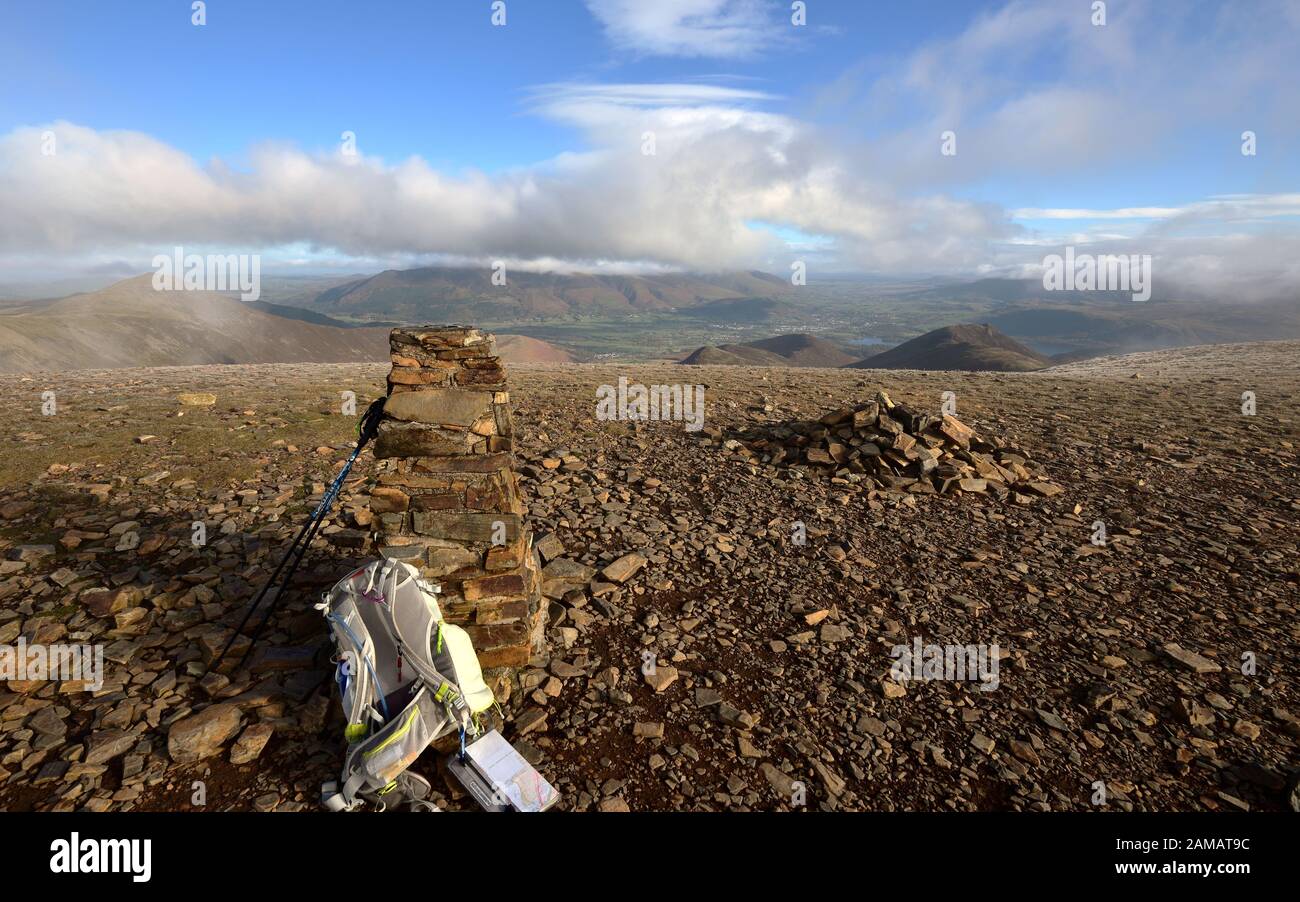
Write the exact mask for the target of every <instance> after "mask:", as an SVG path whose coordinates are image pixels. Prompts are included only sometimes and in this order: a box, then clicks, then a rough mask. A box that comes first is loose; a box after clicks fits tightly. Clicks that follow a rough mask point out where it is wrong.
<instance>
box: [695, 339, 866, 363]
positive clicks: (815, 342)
mask: <svg viewBox="0 0 1300 902" xmlns="http://www.w3.org/2000/svg"><path fill="white" fill-rule="evenodd" d="M853 361H854V357H853V355H852V354H849V353H848V352H846V351H845V350H844V349H843V348H841V347H840V346H839V345H837V344H835V343H834V342H830V341H827V340H826V339H824V338H818V337H817V336H816V335H809V334H807V333H803V332H800V333H794V334H791V335H777V336H774V337H772V338H763V339H759V340H758V341H749V342H745V343H744V344H724V345H718V346H716V347H714V346H708V345H706V346H705V347H702V348H697V349H696V350H695V351H693V352H691V354H689V355H688V356H686V357H685V358H683V359H682V360H680V361H678V362H679V363H682V364H685V365H688V366H694V365H700V366H703V365H710V366H800V367H805V366H806V367H841V366H845V365H847V364H850V363H852V362H853Z"/></svg>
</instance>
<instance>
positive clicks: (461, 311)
mask: <svg viewBox="0 0 1300 902" xmlns="http://www.w3.org/2000/svg"><path fill="white" fill-rule="evenodd" d="M504 275H505V284H504V285H494V284H493V282H492V276H493V272H492V270H490V269H486V268H467V267H426V268H423V269H407V270H394V269H390V270H386V271H384V272H381V273H379V274H377V275H374V276H370V277H368V278H364V279H358V280H355V281H351V282H346V283H344V284H342V285H337V286H335V287H333V288H329V289H327V290H325V291H322V292H321V293H320V294H318V295H316V296H315V298H313V299H312V300H311V302H310V303H309V304H302V306H307V307H309V309H312V310H315V311H317V312H319V313H325V314H327V315H330V316H347V317H352V318H357V319H374V318H382V319H388V320H399V321H403V322H460V321H465V322H477V323H484V322H513V321H524V320H543V319H551V318H564V317H579V316H597V315H599V316H619V315H629V314H635V313H648V312H655V311H667V310H674V309H680V308H691V307H695V306H697V305H700V304H706V303H708V302H711V301H718V300H725V299H736V298H752V297H759V296H772V295H779V294H782V293H784V292H786V291H787V290H788V289H789V285H788V284H787V283H786V282H785V281H784V280H782V279H779V278H777V277H776V276H773V275H769V274H767V273H761V272H739V273H724V274H718V275H700V274H684V273H683V274H664V275H646V276H632V275H601V274H590V273H533V272H523V271H515V270H506V271H505V273H504Z"/></svg>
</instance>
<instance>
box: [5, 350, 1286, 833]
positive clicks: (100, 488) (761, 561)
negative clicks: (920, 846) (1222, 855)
mask: <svg viewBox="0 0 1300 902" xmlns="http://www.w3.org/2000/svg"><path fill="white" fill-rule="evenodd" d="M1297 351H1300V345H1297V344H1296V343H1269V344H1258V345H1246V346H1225V347H1221V348H1214V349H1190V350H1185V351H1173V352H1161V353H1156V354H1144V355H1140V356H1139V357H1135V358H1131V359H1130V358H1117V359H1114V360H1105V361H1099V362H1096V363H1095V364H1092V365H1082V364H1081V365H1074V366H1072V367H1069V368H1066V369H1063V370H1060V371H1055V370H1054V371H1048V372H1040V373H1033V374H965V373H916V372H875V371H844V370H815V369H800V370H780V369H771V368H761V369H759V368H735V367H725V368H722V367H720V368H716V369H713V368H700V369H695V370H691V371H690V378H692V379H693V380H694V381H696V382H700V383H703V384H705V385H706V386H707V393H706V408H707V412H706V423H707V427H706V429H705V430H704V431H702V432H700V433H689V432H686V431H685V430H684V429H683V428H682V426H681V424H680V423H651V424H633V423H622V422H604V421H598V420H597V419H596V418H595V397H596V395H595V392H596V388H597V386H599V385H602V384H615V383H617V380H618V377H619V376H620V375H626V376H628V377H629V378H631V379H634V380H639V381H641V382H643V383H647V384H650V383H664V384H672V383H673V382H675V381H678V380H680V379H682V378H685V377H684V376H683V374H682V368H681V367H673V366H670V365H665V366H660V367H655V366H649V367H643V366H638V367H633V368H626V367H625V368H617V367H614V366H603V365H593V366H553V367H546V366H534V367H512V368H511V382H512V385H513V389H512V400H513V403H514V407H515V420H516V434H517V436H519V443H520V445H521V447H520V449H519V451H518V458H519V466H520V470H521V473H522V476H523V479H522V485H523V488H524V491H525V494H526V495H527V497H528V498H529V503H530V514H531V519H532V525H533V529H534V533H535V537H536V539H537V544H538V548H539V551H540V553H541V555H542V558H543V562H544V564H545V571H544V577H545V591H546V595H547V597H548V599H549V604H550V610H551V615H552V616H551V625H550V627H549V630H548V635H549V638H550V654H549V656H548V657H547V658H544V659H538V660H535V661H534V662H533V666H530V667H529V668H526V669H525V670H524V671H523V672H522V674H521V685H519V686H517V687H516V688H515V689H514V691H513V692H512V693H511V695H510V696H509V697H508V698H506V699H505V700H504V704H503V709H504V711H505V715H506V722H505V723H504V725H503V729H504V731H505V733H506V735H507V737H508V738H510V739H511V740H512V741H514V742H515V743H516V745H517V747H519V748H520V749H521V751H523V752H524V753H525V754H526V755H527V756H528V757H529V758H530V759H531V760H533V761H534V763H535V764H536V765H537V767H538V768H539V769H540V770H541V771H542V773H543V774H545V775H546V776H547V777H548V779H550V780H551V782H552V783H554V784H555V785H556V786H557V788H559V789H560V790H561V792H562V793H563V794H564V797H563V800H562V803H561V804H562V806H563V807H566V808H570V809H578V810H603V811H618V810H625V809H630V810H648V809H677V810H722V809H731V810H735V809H762V810H788V809H790V808H792V807H802V808H804V809H810V810H816V809H819V808H820V809H846V810H946V809H957V810H974V809H1016V810H1021V809H1023V810H1062V809H1072V810H1086V809H1092V808H1094V807H1095V806H1094V805H1093V804H1092V799H1093V797H1094V794H1095V789H1094V783H1095V781H1098V780H1100V781H1103V782H1104V783H1105V786H1106V790H1107V805H1106V807H1107V808H1110V809H1112V810H1169V809H1177V810H1185V809H1186V810H1200V809H1213V810H1234V809H1241V808H1249V809H1252V810H1270V809H1284V808H1288V807H1296V805H1297V804H1300V799H1298V798H1297V794H1296V789H1295V768H1296V743H1297V738H1298V737H1300V722H1298V721H1297V713H1300V700H1298V699H1297V696H1296V691H1297V690H1296V663H1295V662H1296V661H1297V660H1298V659H1300V657H1298V656H1297V631H1298V627H1297V621H1296V617H1295V605H1296V599H1297V597H1298V596H1300V592H1298V591H1297V582H1298V580H1300V575H1298V570H1297V527H1296V522H1297V512H1300V498H1298V496H1297V494H1296V490H1295V485H1296V468H1297V460H1296V450H1295V442H1296V441H1297V431H1298V429H1300V427H1298V425H1297V418H1296V411H1297V388H1298V387H1300V363H1298V361H1300V354H1297ZM385 372H386V367H383V366H369V365H315V366H302V365H286V366H225V367H189V368H162V369H147V370H130V371H113V372H99V373H75V374H67V375H59V376H52V377H50V376H40V377H25V376H8V377H0V386H2V387H3V388H4V389H5V394H4V397H5V398H6V399H7V402H6V406H7V408H8V409H7V410H6V414H7V418H8V421H9V422H10V423H11V424H13V425H12V427H11V432H10V433H9V434H8V435H7V436H6V437H5V438H4V442H5V446H6V447H5V450H6V452H7V453H6V455H5V457H6V467H5V471H4V477H3V482H2V488H0V517H2V518H3V520H0V559H3V560H2V561H0V644H13V643H15V642H16V641H17V639H18V638H19V637H23V638H25V639H26V640H27V641H28V642H41V643H45V644H49V643H53V642H65V643H71V642H98V643H104V644H105V645H106V646H107V658H108V661H107V669H108V673H107V677H106V681H105V684H104V686H103V687H101V689H100V690H99V691H98V692H94V693H91V692H83V691H75V690H77V689H78V688H79V687H75V686H68V685H60V684H57V683H50V682H39V683H37V682H32V683H17V682H9V683H7V684H4V685H3V686H2V687H0V808H3V809H7V810H11V809H25V808H26V809H31V808H35V809H52V808H53V809H89V810H104V809H123V810H126V809H168V810H190V809H193V808H196V807H199V806H197V805H196V804H195V801H194V782H195V781H202V782H203V784H204V787H205V791H206V800H205V801H206V804H205V807H207V808H209V809H214V810H225V809H257V810H268V811H269V810H278V811H292V810H303V809H313V808H314V807H315V805H316V798H317V794H318V791H319V785H320V783H321V781H323V780H326V779H332V778H333V777H335V776H336V775H337V768H338V766H339V763H340V760H341V754H342V745H343V741H342V737H341V726H342V724H341V716H340V714H339V712H338V704H337V702H336V700H335V699H334V698H333V696H332V695H331V688H332V687H331V685H330V679H329V677H330V668H329V665H328V661H327V658H328V640H327V638H326V636H325V631H324V629H323V623H322V621H321V620H320V617H319V615H318V614H317V613H316V612H315V611H313V610H311V604H312V603H313V602H314V601H315V600H316V597H317V595H318V594H319V592H320V591H322V590H324V589H326V588H328V587H329V585H331V584H332V583H333V582H334V581H335V580H337V579H338V578H339V577H341V576H343V575H344V574H345V573H346V572H348V571H349V569H350V568H351V567H352V566H354V565H356V564H359V563H361V562H362V561H364V560H365V559H366V556H367V554H368V549H367V541H368V536H369V531H370V520H369V512H368V510H367V508H366V500H365V489H366V485H367V482H368V480H370V479H371V478H373V474H374V468H375V465H374V461H373V460H372V459H371V458H370V457H369V455H368V454H367V455H363V457H362V459H361V461H360V462H359V464H358V466H357V468H356V469H355V470H354V477H353V479H352V480H351V481H350V482H349V484H348V486H347V490H346V491H345V492H344V494H343V497H342V498H341V499H340V503H339V505H338V506H337V508H336V510H335V513H334V515H333V516H332V517H331V520H330V523H329V525H328V526H327V527H326V528H325V529H324V530H323V535H322V537H321V538H320V539H318V541H317V544H316V547H315V548H314V549H313V552H312V553H311V554H310V555H309V557H308V558H307V561H306V563H305V565H304V567H303V569H302V571H301V572H300V575H299V578H298V579H297V581H296V582H295V587H294V591H293V594H292V595H291V596H289V597H288V598H287V599H286V602H285V604H284V606H283V607H282V609H281V611H280V613H279V614H278V615H277V616H276V618H275V619H274V620H273V621H272V623H271V624H270V626H268V628H267V631H266V632H265V633H264V635H263V637H262V639H261V641H260V642H259V650H258V651H257V652H256V653H255V657H254V658H253V659H252V660H253V663H252V667H251V668H250V671H249V672H241V673H237V674H230V675H229V676H224V675H218V676H215V677H212V676H210V677H209V678H208V679H207V680H206V681H205V682H203V683H200V681H199V675H200V674H201V673H202V671H203V669H204V663H205V661H206V660H208V659H210V657H211V656H212V654H213V653H214V651H215V650H216V649H217V648H219V646H220V644H221V643H222V642H223V641H224V639H225V638H226V637H227V636H228V635H229V631H230V629H231V627H232V626H233V624H234V623H235V622H237V621H238V619H239V617H240V616H241V615H242V612H243V606H244V605H245V604H247V602H248V601H249V600H250V598H251V596H252V594H253V592H254V591H255V590H256V588H257V585H258V584H259V582H260V580H261V578H262V577H263V575H264V574H265V573H266V571H267V570H268V568H269V567H271V566H273V563H274V561H275V560H276V559H278V553H277V552H278V551H279V550H280V549H283V548H284V547H286V546H287V543H288V542H289V540H290V539H291V537H292V536H293V534H294V532H295V531H296V528H297V526H298V525H299V524H301V523H302V522H303V519H304V518H305V516H306V515H307V512H308V511H309V509H310V507H311V505H312V504H313V503H314V501H315V500H318V499H319V497H320V494H321V492H322V491H323V489H324V486H325V484H326V483H327V482H328V480H329V479H330V478H332V476H333V474H334V473H335V472H336V471H337V468H338V467H339V466H340V465H341V463H342V461H343V459H344V458H345V457H346V454H347V451H348V449H349V447H350V441H351V436H352V433H353V430H354V429H355V418H353V417H343V416H341V415H340V413H339V409H340V392H344V391H353V392H355V393H356V395H357V409H358V410H361V409H364V405H365V403H367V402H368V400H369V398H371V397H374V396H376V395H378V394H379V393H381V392H382V385H383V378H384V375H385ZM882 390H883V391H885V392H886V393H887V394H888V395H889V396H890V397H891V399H892V400H893V401H895V402H898V403H901V404H904V405H905V406H906V407H908V408H909V409H910V410H911V411H912V412H913V413H920V414H929V415H936V416H937V415H938V412H939V407H940V403H941V402H940V396H941V393H942V392H945V391H951V392H954V393H955V395H956V402H957V416H958V418H959V419H960V420H961V421H962V422H963V423H965V424H966V425H968V426H970V427H971V428H973V429H974V430H976V431H977V432H978V433H979V435H980V436H982V437H983V438H984V439H985V440H986V441H988V442H989V443H990V445H992V446H996V447H1000V448H1003V449H1014V451H1015V452H1018V453H1023V454H1024V456H1025V457H1026V458H1027V459H1029V460H1030V461H1031V463H1032V466H1033V467H1034V468H1037V469H1038V470H1039V471H1040V472H1038V473H1036V474H1035V480H1034V481H1041V482H1042V484H1043V485H1048V486H1053V487H1056V488H1059V489H1060V491H1059V492H1047V493H1045V494H1047V495H1050V497H1043V494H1044V493H1038V492H1032V491H1026V492H1023V493H1022V492H1019V491H1017V490H1015V489H1014V488H1012V489H1009V490H999V489H998V488H997V487H996V486H995V487H993V488H990V487H989V483H988V481H987V480H985V484H984V485H983V486H982V489H983V490H977V489H976V487H975V484H971V485H970V486H968V488H967V489H963V488H962V487H961V485H960V482H958V483H957V484H955V485H951V486H949V488H948V490H947V491H945V492H943V493H942V494H930V493H922V492H920V491H917V490H909V489H911V488H913V487H912V486H911V485H903V484H892V485H891V486H890V488H888V489H887V488H886V487H885V482H886V481H885V480H881V479H877V478H876V477H875V476H874V475H872V474H862V473H855V472H853V471H852V470H847V471H844V468H843V467H841V466H838V464H839V463H841V462H839V461H834V460H832V462H831V464H826V463H823V462H821V461H820V460H819V459H814V460H812V461H809V460H807V455H806V452H805V454H804V458H803V459H802V460H800V459H797V455H796V456H795V458H793V459H792V460H793V465H791V461H790V460H779V461H775V462H773V443H772V439H773V438H774V437H775V438H779V439H780V442H779V443H778V444H780V445H782V446H785V445H786V444H787V440H788V439H789V438H790V437H791V436H792V435H800V434H805V430H806V429H812V430H813V431H814V432H815V429H816V427H815V426H811V427H810V426H808V424H810V423H815V422H817V421H819V420H820V419H821V418H822V417H824V416H825V415H826V414H827V413H830V412H834V411H838V410H843V409H846V408H847V409H856V408H860V407H862V406H864V405H867V404H870V403H871V402H872V401H874V400H875V399H876V394H877V392H879V391H882ZM1247 390H1248V391H1253V392H1255V394H1256V397H1257V404H1258V412H1257V414H1256V415H1255V416H1243V415H1242V414H1241V411H1240V405H1241V400H1240V396H1241V393H1242V392H1243V391H1247ZM45 391H54V392H55V397H56V399H57V404H58V409H57V412H56V413H55V415H53V416H42V415H41V410H40V408H41V397H42V395H41V393H42V392H45ZM182 396H185V397H184V399H182ZM828 428H829V427H828ZM922 432H924V430H922ZM855 438H858V439H861V436H855ZM760 443H766V444H760ZM828 443H829V440H828V441H827V442H824V443H823V446H822V447H826V446H827V444H828ZM795 444H797V440H796V442H795ZM850 447H852V446H851V445H850ZM858 447H860V446H858ZM993 453H994V454H995V455H996V453H997V452H996V451H995V452H993ZM855 477H856V478H855ZM904 478H906V477H904ZM965 478H973V477H969V476H967V477H965ZM995 481H996V480H995ZM195 521H200V522H203V523H204V524H205V528H206V531H207V542H206V544H204V545H202V546H198V547H196V546H195V545H194V544H193V543H192V541H191V539H192V535H193V523H194V522H195ZM1096 521H1101V522H1102V523H1103V524H1104V525H1105V528H1106V531H1107V536H1108V540H1107V543H1106V544H1105V545H1104V546H1098V545H1095V544H1093V543H1092V541H1091V537H1092V535H1093V533H1094V527H1093V524H1094V523H1095V522H1096ZM796 524H802V525H803V529H804V531H805V532H806V536H807V540H806V543H804V544H798V543H796V542H795V541H794V536H795V534H796V532H797V528H796ZM916 637H920V638H921V639H922V640H923V641H924V642H926V643H932V642H933V643H940V644H942V643H956V644H970V643H984V644H989V645H991V644H993V643H997V644H998V646H999V649H1000V654H1001V659H1000V661H999V664H1000V672H999V682H998V686H997V688H996V689H994V690H992V691H981V688H980V684H979V683H978V682H956V681H931V682H917V681H910V682H906V683H899V682H897V681H895V680H892V679H890V678H889V671H890V666H891V664H892V663H893V658H892V657H891V656H890V649H891V648H892V647H893V646H895V645H910V644H911V642H912V641H913V639H914V638H916ZM239 649H240V645H239V644H237V645H236V650H237V651H238V650H239ZM1243 655H1250V656H1252V657H1253V660H1254V662H1255V668H1254V673H1253V674H1245V673H1243V672H1242V659H1243ZM649 662H653V664H654V666H653V668H651V667H648V666H647V665H648V663H649ZM645 671H650V672H649V673H647V672H645ZM417 769H418V770H420V771H422V772H423V773H425V774H426V775H427V776H429V777H430V778H431V779H432V780H433V782H434V784H435V788H436V789H437V790H438V794H439V801H440V802H441V804H443V805H444V806H445V807H449V808H458V807H465V806H466V805H467V804H468V803H467V800H466V799H465V798H464V797H463V795H462V794H461V793H459V792H458V790H457V789H456V787H455V786H454V785H452V784H450V783H449V782H447V781H446V779H444V778H443V776H442V774H441V773H440V770H441V768H440V766H439V763H438V756H437V755H436V754H434V753H433V752H428V753H426V755H425V756H424V758H422V759H421V762H420V764H419V765H418V767H417ZM800 785H802V787H804V793H803V795H804V796H805V797H806V801H805V804H804V805H803V806H798V805H797V804H792V803H793V802H795V801H797V799H798V796H799V792H798V790H799V786H800Z"/></svg>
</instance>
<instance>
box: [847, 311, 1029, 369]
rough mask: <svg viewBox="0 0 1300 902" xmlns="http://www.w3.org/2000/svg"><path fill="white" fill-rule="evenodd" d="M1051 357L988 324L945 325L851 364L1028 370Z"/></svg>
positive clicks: (910, 367) (853, 365)
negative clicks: (1031, 348)
mask: <svg viewBox="0 0 1300 902" xmlns="http://www.w3.org/2000/svg"><path fill="white" fill-rule="evenodd" d="M1051 363H1052V361H1051V359H1050V358H1048V357H1047V356H1045V355H1043V354H1039V353H1038V352H1037V351H1033V350H1030V349H1029V348H1027V347H1025V346H1024V345H1022V344H1021V343H1020V342H1018V341H1016V340H1015V339H1014V338H1011V337H1010V336H1008V335H1004V334H1003V333H1001V332H999V331H998V330H997V329H995V328H993V327H992V326H990V325H989V324H988V323H978V324H974V323H968V324H963V325H957V326H944V327H943V328H940V329H934V330H932V331H930V332H926V333H925V334H924V335H919V336H917V337H916V338H913V339H912V340H911V341H905V342H903V343H902V344H901V345H898V346H897V347H895V348H891V349H889V350H888V351H883V352H881V353H879V354H874V355H872V356H870V357H867V358H866V359H864V360H859V361H858V362H856V363H853V364H850V366H851V367H852V368H854V369H873V370H875V369H887V370H971V371H979V370H993V371H1002V372H1028V371H1031V370H1041V369H1043V368H1044V367H1047V366H1050V365H1051Z"/></svg>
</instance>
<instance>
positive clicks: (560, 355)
mask: <svg viewBox="0 0 1300 902" xmlns="http://www.w3.org/2000/svg"><path fill="white" fill-rule="evenodd" d="M497 354H498V355H499V356H500V357H501V359H502V360H504V361H505V362H506V363H577V361H578V358H577V357H574V356H573V354H571V353H569V352H568V351H567V350H565V349H564V348H561V347H560V346H558V345H553V344H551V343H550V342H549V341H542V340H541V339H540V338H529V337H528V336H527V335H502V334H500V333H498V334H497Z"/></svg>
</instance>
